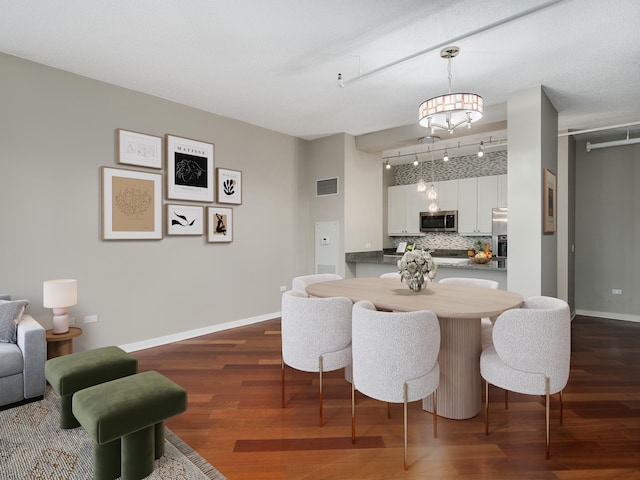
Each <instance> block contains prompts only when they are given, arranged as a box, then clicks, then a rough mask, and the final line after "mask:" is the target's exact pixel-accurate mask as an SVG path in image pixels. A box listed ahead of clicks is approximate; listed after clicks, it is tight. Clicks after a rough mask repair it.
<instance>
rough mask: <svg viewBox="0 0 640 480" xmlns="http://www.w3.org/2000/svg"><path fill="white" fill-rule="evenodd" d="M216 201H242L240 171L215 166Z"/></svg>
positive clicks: (237, 202)
mask: <svg viewBox="0 0 640 480" xmlns="http://www.w3.org/2000/svg"><path fill="white" fill-rule="evenodd" d="M216 178H217V181H216V191H217V193H218V203H233V204H236V205H240V204H241V203H242V172H240V171H238V170H229V169H228V168H216Z"/></svg>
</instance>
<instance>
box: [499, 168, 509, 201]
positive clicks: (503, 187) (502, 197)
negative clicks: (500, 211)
mask: <svg viewBox="0 0 640 480" xmlns="http://www.w3.org/2000/svg"><path fill="white" fill-rule="evenodd" d="M497 206H498V207H507V206H508V205H507V176H506V175H498V205H497Z"/></svg>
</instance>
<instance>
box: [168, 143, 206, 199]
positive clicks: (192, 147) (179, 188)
mask: <svg viewBox="0 0 640 480" xmlns="http://www.w3.org/2000/svg"><path fill="white" fill-rule="evenodd" d="M166 137H167V198H169V199H176V200H191V201H194V202H213V198H214V196H213V193H214V184H213V173H214V172H213V154H214V146H213V143H206V142H200V141H198V140H190V139H188V138H182V137H176V136H174V135H167V136H166Z"/></svg>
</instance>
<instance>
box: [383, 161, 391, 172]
mask: <svg viewBox="0 0 640 480" xmlns="http://www.w3.org/2000/svg"><path fill="white" fill-rule="evenodd" d="M384 168H386V169H387V170H391V165H390V164H389V160H387V162H386V163H385V164H384Z"/></svg>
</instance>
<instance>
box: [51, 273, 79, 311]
mask: <svg viewBox="0 0 640 480" xmlns="http://www.w3.org/2000/svg"><path fill="white" fill-rule="evenodd" d="M77 303H78V281H77V280H73V279H61V280H47V281H45V282H43V284H42V304H43V306H44V307H47V308H63V307H70V306H72V305H76V304H77Z"/></svg>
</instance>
